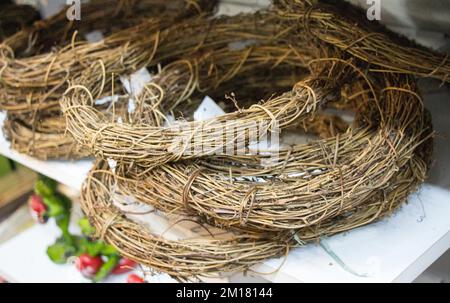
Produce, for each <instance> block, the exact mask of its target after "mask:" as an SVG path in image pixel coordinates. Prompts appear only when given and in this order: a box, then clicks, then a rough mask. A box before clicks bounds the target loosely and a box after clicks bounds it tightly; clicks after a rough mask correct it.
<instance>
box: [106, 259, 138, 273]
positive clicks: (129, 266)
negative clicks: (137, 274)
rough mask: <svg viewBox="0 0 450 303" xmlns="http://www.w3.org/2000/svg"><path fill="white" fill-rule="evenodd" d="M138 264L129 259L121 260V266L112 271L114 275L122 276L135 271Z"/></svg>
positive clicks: (118, 265)
mask: <svg viewBox="0 0 450 303" xmlns="http://www.w3.org/2000/svg"><path fill="white" fill-rule="evenodd" d="M136 265H137V263H136V262H134V261H133V260H130V259H128V258H120V260H119V264H117V266H116V267H114V269H113V270H112V271H111V272H112V273H113V274H114V275H121V274H124V273H127V272H130V271H132V270H133V268H134V267H136Z"/></svg>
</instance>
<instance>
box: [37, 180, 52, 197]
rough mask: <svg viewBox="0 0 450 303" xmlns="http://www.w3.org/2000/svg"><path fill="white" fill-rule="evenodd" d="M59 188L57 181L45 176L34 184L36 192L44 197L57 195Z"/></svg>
mask: <svg viewBox="0 0 450 303" xmlns="http://www.w3.org/2000/svg"><path fill="white" fill-rule="evenodd" d="M57 186H58V184H57V183H56V181H54V180H52V179H50V178H48V177H45V176H40V177H39V179H38V180H37V181H36V183H35V184H34V191H35V193H36V194H38V195H40V196H42V197H50V196H52V195H54V194H55V192H56V187H57Z"/></svg>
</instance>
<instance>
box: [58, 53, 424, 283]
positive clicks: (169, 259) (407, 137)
mask: <svg viewBox="0 0 450 303" xmlns="http://www.w3.org/2000/svg"><path fill="white" fill-rule="evenodd" d="M288 49H290V50H291V51H288ZM408 51H410V50H408ZM299 54H302V55H299ZM311 57H312V58H313V59H311ZM314 57H316V58H314ZM274 64H275V65H276V64H287V65H292V66H299V67H310V73H311V74H310V75H309V76H307V77H306V78H305V79H303V80H302V81H299V82H298V83H297V84H296V85H294V88H293V90H292V92H288V93H284V94H280V95H276V96H273V97H272V98H269V99H268V101H266V102H260V103H259V104H256V105H255V104H253V105H250V106H249V107H246V108H244V109H243V108H240V107H239V108H238V110H237V111H236V112H235V113H232V114H226V115H224V116H220V117H217V118H215V119H213V120H211V121H206V122H199V124H200V125H201V126H202V127H204V126H205V125H206V126H207V127H212V126H213V125H214V123H216V124H219V122H221V121H224V120H225V121H226V120H230V121H234V120H238V123H236V125H237V126H240V127H242V125H245V122H246V121H249V120H251V119H258V118H259V119H267V121H268V122H270V121H274V120H276V121H277V122H279V124H280V125H281V126H282V127H286V128H289V127H295V126H296V125H297V126H298V124H299V121H302V123H303V124H304V125H308V123H309V121H310V120H309V118H314V114H317V115H319V113H318V112H319V110H320V107H321V106H325V105H328V104H333V103H339V102H338V101H339V100H340V99H341V98H342V97H343V96H342V95H343V92H345V91H346V88H348V87H350V89H349V91H350V93H351V95H350V96H349V95H347V96H344V99H348V100H352V102H351V104H352V108H353V109H354V110H355V111H356V113H357V119H356V121H355V124H354V125H353V126H351V127H350V128H349V129H348V130H347V131H345V132H344V133H339V134H337V135H336V134H333V135H332V136H331V137H330V138H328V139H323V140H319V141H313V142H311V143H309V144H305V145H297V146H292V147H290V148H287V149H282V150H281V151H280V154H281V155H280V157H279V161H278V162H276V163H272V165H270V166H267V165H263V166H262V165H261V158H264V157H266V156H265V155H245V156H238V157H233V156H229V155H222V156H216V155H214V156H213V155H209V154H207V153H205V154H202V152H199V153H197V154H195V155H194V156H192V155H190V156H187V157H184V155H181V157H180V155H177V157H175V158H173V157H172V155H169V156H167V155H164V153H163V152H160V153H158V152H159V151H158V150H157V152H156V153H155V148H156V149H158V148H159V147H160V146H161V145H158V144H160V143H161V142H162V143H163V144H164V142H165V140H166V138H168V139H167V141H168V142H170V140H172V138H170V137H169V136H171V135H176V134H174V133H175V131H178V132H179V130H178V129H174V128H171V126H169V127H164V126H162V121H163V118H162V117H163V116H164V112H166V111H167V110H168V109H169V110H170V109H173V110H176V108H177V107H178V106H182V105H183V103H184V102H186V100H188V96H189V95H192V93H194V92H195V91H197V92H209V91H211V90H214V89H217V88H218V87H220V85H222V84H225V83H227V81H230V80H231V79H233V78H234V77H239V75H241V73H242V74H245V73H246V72H248V71H251V69H252V68H254V67H255V66H256V67H261V68H263V67H264V66H267V67H270V66H273V65H274ZM367 68H368V65H367V63H365V60H360V59H359V58H350V60H349V58H348V57H347V56H346V55H345V52H337V51H336V49H335V48H333V47H331V46H330V45H327V44H319V47H317V48H313V47H310V48H309V49H308V50H307V51H305V50H304V49H302V50H300V49H296V48H295V46H292V45H286V44H284V45H283V44H277V45H276V47H274V46H273V45H270V44H269V45H258V46H252V47H247V48H245V49H243V50H239V51H230V50H229V49H223V50H220V49H216V50H215V51H214V53H212V54H208V56H204V55H203V54H202V53H201V52H200V54H197V55H196V56H195V57H193V58H192V59H191V60H189V61H187V60H183V61H180V62H175V63H172V64H169V65H168V66H167V67H166V68H164V69H163V70H162V72H161V73H160V74H159V75H158V76H156V77H155V78H154V79H153V81H152V83H150V84H149V85H148V86H147V87H146V89H145V91H144V93H143V94H142V95H141V96H139V98H137V99H138V101H139V102H138V108H140V109H139V110H138V111H137V112H136V116H134V117H133V119H128V121H130V122H124V121H126V120H125V119H122V120H121V121H119V120H118V117H117V116H116V115H112V116H111V114H109V113H104V112H101V111H98V110H96V109H95V108H93V107H92V104H93V103H94V100H95V98H97V97H100V96H102V95H103V94H104V92H103V86H104V83H105V82H106V83H107V82H110V81H112V79H113V77H112V76H111V75H110V72H109V71H108V70H107V68H105V67H104V65H103V64H102V63H101V62H99V63H98V64H95V65H93V66H92V67H91V69H90V70H87V71H86V72H85V73H84V74H83V76H82V77H80V78H78V79H75V80H74V82H73V83H72V86H71V88H70V89H69V90H68V91H67V93H66V95H65V97H64V98H63V102H62V107H63V109H64V114H65V115H66V117H67V121H68V128H69V131H70V132H71V133H72V134H73V135H74V137H75V138H76V140H77V141H79V142H80V143H81V144H83V145H86V146H88V147H89V148H91V149H92V150H93V151H94V153H95V154H96V156H97V157H101V158H103V159H105V160H107V159H115V160H117V161H118V166H117V167H116V168H115V172H111V170H110V169H109V166H108V164H106V161H99V162H97V164H96V166H95V167H94V169H93V170H92V172H91V174H90V175H89V177H88V179H87V181H86V183H85V185H84V187H83V194H82V206H83V209H84V211H85V212H86V214H87V215H88V216H89V218H90V219H91V221H92V223H93V224H94V225H95V226H96V228H97V229H98V230H99V235H100V236H101V237H103V238H104V239H105V240H106V241H108V242H109V243H112V244H113V245H114V246H116V247H117V248H118V249H119V250H120V251H121V253H123V254H124V255H127V256H128V257H131V258H133V259H135V260H137V261H139V262H141V263H143V264H146V265H149V266H151V267H154V268H156V269H158V270H160V271H163V272H167V273H169V274H171V275H174V276H178V277H189V276H193V275H202V274H208V273H212V272H216V271H234V270H242V269H245V268H248V267H249V266H251V265H253V264H256V263H258V262H260V261H261V260H263V259H264V258H267V257H272V256H277V255H281V254H283V252H285V251H287V249H288V248H289V247H291V246H292V245H295V244H296V243H301V242H302V241H306V240H315V239H318V238H319V237H320V236H323V235H329V234H333V233H336V232H340V231H344V230H348V229H351V228H354V227H357V226H361V225H364V224H368V223H370V222H372V221H373V220H376V219H378V218H380V217H382V216H383V215H386V214H388V213H391V212H392V211H393V210H394V209H396V208H397V207H398V206H399V205H401V204H402V202H403V201H404V200H405V199H406V198H407V196H408V195H409V194H410V193H411V192H412V191H413V190H414V189H416V188H417V186H418V185H419V184H420V183H421V182H423V180H424V178H425V177H426V172H427V168H428V165H429V161H430V157H431V150H432V140H431V137H432V128H431V123H430V119H429V117H428V115H427V113H426V111H425V110H424V108H423V105H422V102H421V99H420V96H419V94H418V93H417V88H416V86H415V82H414V80H412V79H411V78H410V77H409V76H405V75H403V76H401V75H396V74H394V73H393V71H389V72H390V73H393V74H389V73H381V72H374V71H367ZM362 70H364V71H365V72H362ZM214 71H217V73H214ZM224 71H225V73H224ZM224 75H225V76H224ZM352 77H353V78H352ZM162 79H164V80H162ZM167 79H171V80H170V81H168V80H167ZM350 79H351V80H350ZM354 81H357V82H356V84H355V83H353V82H354ZM98 83H102V85H98ZM173 83H176V84H178V85H173ZM346 93H347V92H346ZM344 95H345V94H344ZM234 101H235V100H234ZM336 106H338V107H339V106H340V104H336ZM344 107H345V105H344ZM148 110H150V112H148ZM128 118H129V117H128ZM183 123H188V124H189V123H190V124H192V125H193V126H196V125H197V124H196V122H188V121H185V122H183ZM191 129H196V127H191ZM168 130H170V131H168ZM178 134H179V133H178ZM167 135H169V136H168V137H165V136H167ZM151 136H155V139H154V141H145V140H147V139H148V138H149V137H151ZM157 136H159V138H158V139H159V140H157V139H156V137H157ZM143 142H144V143H143ZM148 142H153V143H154V144H153V145H152V144H148V145H147V146H146V147H145V144H146V143H148ZM141 144H142V145H141ZM224 145H226V143H224ZM99 147H100V148H99ZM147 148H148V149H147ZM136 149H138V151H137V152H136ZM162 150H163V148H161V151H162ZM166 151H167V150H166ZM171 157H172V158H171ZM155 158H156V159H155ZM182 158H185V159H184V160H183V159H182ZM186 159H188V160H186ZM189 159H194V160H189ZM175 160H177V161H176V162H175V163H169V162H173V161H175ZM164 162H166V163H167V164H164ZM116 195H119V196H126V197H128V196H131V197H134V198H136V199H137V200H138V201H140V202H143V203H145V204H149V205H152V206H154V207H155V208H157V209H158V210H162V211H165V212H167V213H178V214H181V215H187V216H189V218H196V220H199V221H198V222H200V223H205V222H206V223H210V224H212V225H214V226H216V227H225V228H226V230H228V231H230V230H232V231H233V232H235V233H237V235H238V236H236V235H232V236H230V237H231V238H229V239H220V240H219V239H214V238H213V239H202V240H198V239H194V240H179V241H174V240H168V239H165V238H164V237H163V236H161V235H159V236H158V235H155V234H152V232H151V231H150V230H148V229H146V228H145V227H144V226H143V225H141V224H140V223H137V222H135V221H133V220H130V219H127V218H126V216H125V215H126V213H124V212H123V211H121V210H120V209H119V208H118V207H116V206H115V205H114V203H113V202H114V201H115V196H116ZM250 235H251V236H250ZM249 243H250V244H251V245H253V247H254V250H253V251H250V250H249V249H247V247H248V246H247V245H249ZM260 257H261V258H260Z"/></svg>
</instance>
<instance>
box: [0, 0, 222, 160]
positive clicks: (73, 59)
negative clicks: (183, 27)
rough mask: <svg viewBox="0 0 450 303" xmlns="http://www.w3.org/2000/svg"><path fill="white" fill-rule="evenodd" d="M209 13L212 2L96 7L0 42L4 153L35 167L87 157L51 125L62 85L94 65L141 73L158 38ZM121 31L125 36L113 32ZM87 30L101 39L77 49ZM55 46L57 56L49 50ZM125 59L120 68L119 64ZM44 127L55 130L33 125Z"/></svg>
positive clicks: (130, 0)
mask: <svg viewBox="0 0 450 303" xmlns="http://www.w3.org/2000/svg"><path fill="white" fill-rule="evenodd" d="M214 5H215V1H203V0H198V1H185V0H179V1H173V2H171V4H170V5H167V3H166V1H161V0H139V1H135V0H124V1H119V2H117V1H110V0H102V1H96V2H93V3H89V4H86V5H85V6H84V7H82V10H83V21H82V22H81V23H80V24H78V23H77V22H76V21H75V22H68V21H67V19H66V15H65V11H62V12H61V13H60V14H58V15H56V16H55V17H52V18H50V19H49V20H46V21H41V22H39V23H36V24H35V25H34V26H33V27H30V28H27V29H24V30H23V31H21V32H19V33H17V34H16V35H14V36H12V37H11V38H9V39H7V40H6V41H4V43H3V44H1V46H0V49H1V52H0V53H1V56H0V60H1V61H0V96H1V101H0V108H1V109H4V110H7V111H8V113H9V114H8V118H9V119H8V122H7V123H6V124H5V126H4V127H5V130H6V133H7V135H8V137H9V138H10V139H11V141H12V148H14V149H17V150H19V151H21V152H26V153H28V154H30V155H32V156H35V157H38V158H41V159H48V158H58V159H71V158H80V157H84V156H86V155H88V153H87V151H86V150H84V149H83V148H81V147H77V146H76V145H75V143H74V142H73V140H72V138H71V137H70V136H67V135H66V132H65V128H66V126H65V123H64V121H63V120H61V121H60V119H58V118H59V116H60V111H59V101H58V99H59V98H60V97H61V95H62V93H63V92H64V90H65V88H66V85H67V80H68V79H70V77H74V76H76V75H77V74H79V73H81V71H82V70H83V69H85V68H86V67H87V66H89V65H90V64H92V62H94V61H95V60H97V59H99V58H102V59H103V60H104V61H105V63H106V64H113V65H114V66H113V67H111V69H113V70H114V72H116V73H123V72H124V71H125V70H127V69H128V70H132V69H136V68H137V67H139V66H145V65H146V62H147V61H148V60H150V59H151V58H152V56H153V55H154V50H153V49H154V47H155V46H156V44H157V41H158V37H159V34H158V31H159V30H161V29H164V28H166V27H168V26H170V25H172V23H176V22H177V21H179V20H181V19H183V18H186V17H189V16H192V15H197V14H201V13H202V12H203V11H202V10H204V11H205V12H210V11H212V9H213V8H214ZM130 16H132V18H131V17H130ZM136 24H139V25H138V26H134V27H132V26H133V25H136ZM130 27H131V28H130ZM124 28H129V29H125V30H122V31H120V30H121V29H124ZM93 30H99V31H100V32H102V33H103V34H104V35H105V36H107V37H106V38H105V39H104V40H103V41H100V42H94V43H90V42H86V41H84V39H83V34H85V33H87V32H90V31H93ZM80 38H81V39H80ZM142 38H143V39H142ZM29 41H31V42H32V44H31V45H30V44H29ZM132 41H134V42H132ZM55 42H58V43H59V48H58V49H57V50H56V51H55V50H50V49H49V47H50V46H53V44H54V43H55ZM153 44H155V46H152V45H153ZM128 49H130V50H129V51H128ZM127 52H128V57H127V58H129V59H128V60H126V59H124V57H126V55H125V53H127ZM107 58H109V59H110V61H108V60H107ZM108 62H110V63H108ZM46 120H50V121H51V122H52V121H56V120H58V123H52V127H51V129H49V128H47V129H46V130H45V131H43V132H40V131H39V127H38V124H40V123H42V121H44V123H47V122H45V121H46ZM22 135H23V137H20V136H22ZM30 139H31V141H30Z"/></svg>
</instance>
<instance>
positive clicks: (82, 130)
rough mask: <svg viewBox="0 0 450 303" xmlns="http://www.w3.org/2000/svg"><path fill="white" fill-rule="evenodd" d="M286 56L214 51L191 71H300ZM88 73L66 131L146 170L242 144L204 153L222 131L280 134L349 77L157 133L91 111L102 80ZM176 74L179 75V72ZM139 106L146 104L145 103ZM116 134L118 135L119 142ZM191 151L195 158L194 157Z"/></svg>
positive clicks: (303, 85) (318, 81) (314, 82)
mask: <svg viewBox="0 0 450 303" xmlns="http://www.w3.org/2000/svg"><path fill="white" fill-rule="evenodd" d="M286 50H289V48H283V47H278V48H273V47H272V48H270V47H254V48H251V49H248V50H244V51H234V52H232V51H229V50H227V51H226V52H224V53H223V54H222V53H221V52H219V51H217V52H216V53H214V54H212V55H210V56H208V57H206V58H205V59H203V60H201V59H200V60H197V61H196V62H195V61H194V64H195V65H194V64H193V65H194V67H195V68H194V69H195V70H198V71H203V70H205V67H209V66H211V65H212V64H214V65H215V66H217V69H218V70H221V69H224V70H226V69H227V67H228V66H229V67H228V68H233V66H234V65H236V63H235V62H236V59H237V60H240V61H239V62H240V63H239V65H238V68H237V69H236V70H234V71H233V75H238V74H239V73H240V72H244V71H245V70H246V69H250V68H252V67H255V66H258V65H261V64H263V65H264V66H271V65H273V64H274V63H278V64H279V63H282V62H287V63H289V64H291V65H293V66H295V65H300V66H301V65H302V63H303V59H304V58H302V57H300V58H299V57H298V54H297V53H295V52H292V53H290V52H286ZM98 69H103V66H102V65H100V67H99V68H98ZM87 72H89V71H87ZM87 72H86V73H85V76H86V77H87V78H82V79H81V81H80V80H78V81H80V83H94V86H93V87H90V88H86V87H84V86H80V85H76V84H74V85H73V86H72V87H71V88H70V89H69V90H68V91H67V93H66V94H65V96H64V97H63V102H62V108H63V111H64V113H65V116H66V117H67V126H68V130H69V131H70V132H71V134H72V135H73V136H74V138H76V140H77V141H78V142H79V143H80V144H81V145H83V146H86V147H87V148H90V149H91V150H92V152H93V153H94V154H95V155H97V156H100V157H103V158H112V159H115V160H120V161H123V162H127V163H137V164H138V165H139V166H141V167H146V168H152V167H155V166H157V165H161V164H163V163H167V162H170V161H175V160H179V159H189V158H194V157H199V156H206V155H210V154H214V153H217V152H219V153H220V150H224V149H225V148H224V147H225V146H227V145H230V144H231V145H232V144H233V142H235V141H236V140H243V139H245V138H241V137H229V138H228V137H223V140H217V142H216V144H215V145H214V147H212V148H211V149H208V150H204V149H202V146H203V145H204V144H203V143H204V142H203V139H205V140H206V136H209V137H218V136H219V137H221V136H225V134H226V133H227V132H226V130H224V128H225V127H226V128H227V129H234V130H236V132H237V133H238V134H239V135H238V136H242V135H245V131H244V130H248V131H250V132H256V131H258V132H265V131H267V130H268V129H269V128H270V127H272V126H274V124H273V123H276V124H277V126H278V127H279V128H281V129H282V128H285V127H288V126H290V125H291V124H292V123H294V122H295V121H298V120H301V119H304V118H306V117H309V116H311V115H312V113H313V112H314V111H315V109H316V108H318V107H319V106H320V105H321V104H325V103H326V102H328V101H329V100H333V99H335V98H337V97H338V95H337V93H338V92H339V90H338V89H337V86H338V85H339V83H340V82H339V81H343V79H345V77H346V74H347V73H346V72H345V69H339V68H334V67H332V68H331V69H330V70H327V71H326V72H325V74H327V75H333V76H331V77H330V78H329V79H332V80H324V77H323V74H322V75H317V76H312V77H311V78H310V79H306V80H304V81H301V82H299V83H297V84H296V85H295V86H294V88H293V89H292V90H291V91H290V92H287V93H284V94H281V95H280V96H276V97H273V98H271V99H270V100H268V101H267V102H264V103H260V104H253V105H252V106H250V107H249V108H246V109H241V110H239V111H237V112H234V113H229V114H225V115H223V116H220V117H217V118H215V119H212V120H206V121H201V122H184V123H177V124H175V125H172V126H167V127H158V126H154V125H153V124H150V125H149V124H145V123H136V124H126V123H121V122H120V123H119V122H115V121H111V118H110V117H108V116H107V115H104V113H102V112H100V111H98V110H96V109H95V108H94V107H93V106H92V104H93V102H94V100H93V99H92V96H93V95H97V94H100V95H101V94H102V91H101V90H99V88H100V87H99V85H98V84H96V83H104V82H105V80H101V81H93V80H92V79H89V77H98V76H97V75H99V74H101V73H100V72H99V71H96V70H95V68H94V69H93V71H91V74H89V73H87ZM178 73H179V74H180V75H182V74H183V73H182V70H181V69H180V70H179V71H178ZM200 75H201V77H200V79H198V80H196V81H193V82H191V85H192V86H193V87H194V88H195V87H199V86H201V85H203V82H206V83H208V81H211V80H208V79H214V77H211V75H208V74H207V73H205V74H204V73H201V74H200ZM107 77H108V78H107V80H106V82H108V81H110V77H111V76H110V75H107ZM203 77H204V78H203ZM216 81H217V80H216ZM223 81H225V80H222V79H219V81H217V82H214V81H213V82H212V84H209V83H208V84H209V87H215V86H217V85H220V83H221V82H223ZM187 91H191V90H190V89H188V90H187ZM186 96H189V94H188V95H186ZM165 97H166V98H167V100H168V101H165V102H169V103H171V102H173V100H171V98H170V97H173V96H165ZM141 102H144V103H145V100H144V101H141ZM257 123H259V125H262V126H261V127H259V128H258V129H255V128H254V126H255V125H256V124H257ZM99 130H101V132H99ZM118 134H120V135H119V136H118ZM219 141H220V142H219ZM193 150H195V151H196V152H195V153H192V151H193Z"/></svg>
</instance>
